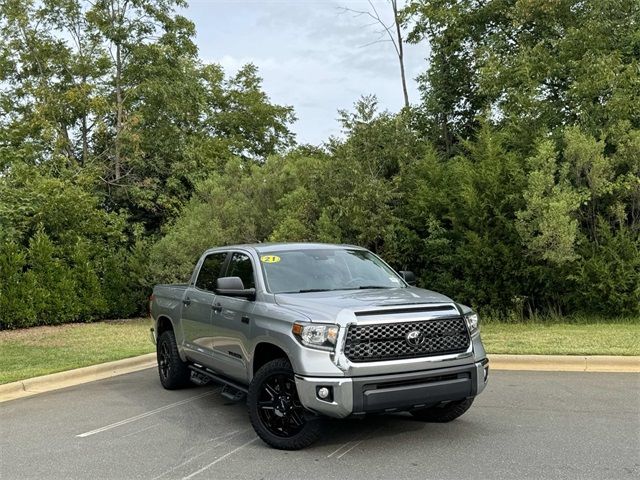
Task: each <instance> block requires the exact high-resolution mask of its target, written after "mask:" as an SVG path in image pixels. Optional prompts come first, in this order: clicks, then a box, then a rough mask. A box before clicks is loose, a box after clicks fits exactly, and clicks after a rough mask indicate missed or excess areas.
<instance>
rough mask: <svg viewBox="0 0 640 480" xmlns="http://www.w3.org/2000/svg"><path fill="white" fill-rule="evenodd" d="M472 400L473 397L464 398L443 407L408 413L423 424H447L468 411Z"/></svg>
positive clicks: (438, 406) (437, 406)
mask: <svg viewBox="0 0 640 480" xmlns="http://www.w3.org/2000/svg"><path fill="white" fill-rule="evenodd" d="M473 400H474V398H473V397H471V398H465V399H464V400H459V401H456V402H449V403H445V404H444V405H436V406H435V407H429V408H423V409H420V410H412V411H411V412H410V413H411V415H413V416H414V417H416V418H417V419H419V420H422V421H425V422H433V423H447V422H451V421H452V420H455V419H456V418H458V417H459V416H460V415H462V414H464V413H465V412H466V411H467V410H469V408H470V407H471V404H473Z"/></svg>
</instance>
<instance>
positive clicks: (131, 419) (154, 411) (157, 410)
mask: <svg viewBox="0 0 640 480" xmlns="http://www.w3.org/2000/svg"><path fill="white" fill-rule="evenodd" d="M217 392H218V390H217V389H216V390H213V391H211V392H207V393H203V394H201V395H196V396H195V397H190V398H186V399H184V400H180V401H179V402H175V403H170V404H169V405H165V406H164V407H160V408H156V409H155V410H150V411H148V412H144V413H141V414H140V415H136V416H135V417H131V418H127V419H125V420H120V421H119V422H116V423H112V424H110V425H106V426H104V427H100V428H96V429H95V430H91V431H89V432H84V433H80V434H78V435H76V437H78V438H85V437H89V436H91V435H95V434H96V433H101V432H106V431H107V430H111V429H112V428H116V427H120V426H122V425H126V424H127V423H131V422H135V421H137V420H140V419H142V418H146V417H150V416H151V415H155V414H156V413H160V412H164V411H165V410H169V409H170V408H173V407H177V406H179V405H184V404H185V403H189V402H192V401H194V400H197V399H199V398H202V397H207V396H209V395H213V394H214V393H217Z"/></svg>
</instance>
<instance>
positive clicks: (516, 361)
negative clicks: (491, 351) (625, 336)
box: [489, 354, 640, 373]
mask: <svg viewBox="0 0 640 480" xmlns="http://www.w3.org/2000/svg"><path fill="white" fill-rule="evenodd" d="M489 366H490V368H492V369H493V370H529V371H535V370H538V371H547V372H621V373H634V372H636V373H637V372H640V356H628V357H622V356H611V355H595V356H583V355H575V356H574V355H498V354H495V355H489Z"/></svg>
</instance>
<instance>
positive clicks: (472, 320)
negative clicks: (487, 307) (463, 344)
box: [464, 313, 479, 335]
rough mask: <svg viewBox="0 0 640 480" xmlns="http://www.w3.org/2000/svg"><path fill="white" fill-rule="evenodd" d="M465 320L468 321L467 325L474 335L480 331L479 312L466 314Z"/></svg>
mask: <svg viewBox="0 0 640 480" xmlns="http://www.w3.org/2000/svg"><path fill="white" fill-rule="evenodd" d="M464 320H465V321H466V322H467V327H469V333H470V334H471V335H473V334H474V333H477V332H478V320H479V318H478V314H477V313H468V314H466V315H465V316H464Z"/></svg>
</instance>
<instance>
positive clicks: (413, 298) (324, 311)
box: [275, 287, 453, 322]
mask: <svg viewBox="0 0 640 480" xmlns="http://www.w3.org/2000/svg"><path fill="white" fill-rule="evenodd" d="M275 300H276V303H277V304H278V305H280V306H283V307H288V308H291V309H292V310H295V311H296V312H299V313H302V314H303V315H305V316H307V317H308V318H309V319H310V320H311V321H316V322H335V320H336V317H337V315H338V313H339V312H340V311H342V310H344V309H348V310H351V311H358V310H366V309H370V308H371V307H381V306H391V305H394V306H395V305H397V306H404V305H415V304H425V303H453V300H451V299H450V298H449V297H447V296H445V295H442V294H440V293H437V292H432V291H431V290H424V289H422V288H416V287H410V288H390V289H370V290H336V291H332V292H309V293H278V294H276V295H275Z"/></svg>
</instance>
